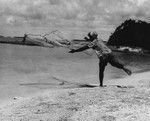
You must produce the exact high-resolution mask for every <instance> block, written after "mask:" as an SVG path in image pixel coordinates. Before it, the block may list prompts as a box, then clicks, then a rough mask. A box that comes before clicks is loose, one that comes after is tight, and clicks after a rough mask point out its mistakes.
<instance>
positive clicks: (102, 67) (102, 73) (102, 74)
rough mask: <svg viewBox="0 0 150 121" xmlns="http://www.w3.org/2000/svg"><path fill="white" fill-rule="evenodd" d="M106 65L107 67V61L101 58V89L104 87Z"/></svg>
mask: <svg viewBox="0 0 150 121" xmlns="http://www.w3.org/2000/svg"><path fill="white" fill-rule="evenodd" d="M106 65H107V60H105V59H103V58H102V57H101V58H100V59H99V81H100V86H101V87H103V79H104V70H105V67H106Z"/></svg>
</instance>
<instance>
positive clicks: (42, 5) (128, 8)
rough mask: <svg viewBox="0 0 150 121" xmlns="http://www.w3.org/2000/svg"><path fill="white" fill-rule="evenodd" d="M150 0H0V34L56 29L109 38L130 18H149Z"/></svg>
mask: <svg viewBox="0 0 150 121" xmlns="http://www.w3.org/2000/svg"><path fill="white" fill-rule="evenodd" d="M149 6H150V0H0V34H1V35H5V36H21V35H23V34H24V33H33V34H39V33H40V34H43V33H46V32H50V31H52V30H56V29H59V30H60V31H62V32H64V35H66V36H67V37H70V38H75V37H81V36H82V35H83V34H85V33H87V32H89V31H97V32H98V33H99V34H100V35H101V37H102V38H103V39H108V37H109V36H110V34H111V33H112V32H113V31H114V30H115V28H116V27H117V26H118V25H120V24H121V23H122V22H123V21H124V20H126V19H129V18H134V19H138V20H139V19H140V20H144V21H147V22H150V7H149Z"/></svg>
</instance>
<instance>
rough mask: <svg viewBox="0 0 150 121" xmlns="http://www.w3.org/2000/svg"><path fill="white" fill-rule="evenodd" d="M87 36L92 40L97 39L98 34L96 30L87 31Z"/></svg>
mask: <svg viewBox="0 0 150 121" xmlns="http://www.w3.org/2000/svg"><path fill="white" fill-rule="evenodd" d="M88 37H89V39H90V40H91V41H93V40H95V39H97V37H98V34H97V32H95V31H94V32H89V33H88Z"/></svg>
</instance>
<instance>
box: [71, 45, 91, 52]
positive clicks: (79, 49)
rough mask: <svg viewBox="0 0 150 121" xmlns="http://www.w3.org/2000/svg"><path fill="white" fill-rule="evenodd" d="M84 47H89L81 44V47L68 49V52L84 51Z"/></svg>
mask: <svg viewBox="0 0 150 121" xmlns="http://www.w3.org/2000/svg"><path fill="white" fill-rule="evenodd" d="M86 49H89V47H88V46H87V45H86V46H83V47H81V48H78V49H71V50H70V51H69V53H74V52H81V51H84V50H86Z"/></svg>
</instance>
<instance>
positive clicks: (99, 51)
mask: <svg viewBox="0 0 150 121" xmlns="http://www.w3.org/2000/svg"><path fill="white" fill-rule="evenodd" d="M88 47H89V48H92V49H93V50H95V52H96V55H97V56H98V57H101V56H103V55H107V54H110V53H111V52H112V51H111V49H109V48H108V47H107V46H106V45H105V44H104V42H103V40H102V39H95V40H94V41H92V42H90V43H89V44H88Z"/></svg>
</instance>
